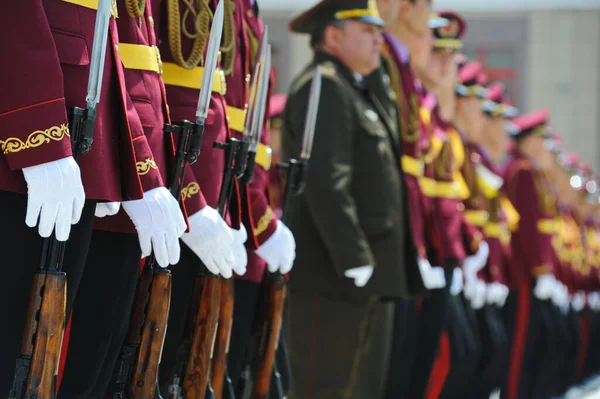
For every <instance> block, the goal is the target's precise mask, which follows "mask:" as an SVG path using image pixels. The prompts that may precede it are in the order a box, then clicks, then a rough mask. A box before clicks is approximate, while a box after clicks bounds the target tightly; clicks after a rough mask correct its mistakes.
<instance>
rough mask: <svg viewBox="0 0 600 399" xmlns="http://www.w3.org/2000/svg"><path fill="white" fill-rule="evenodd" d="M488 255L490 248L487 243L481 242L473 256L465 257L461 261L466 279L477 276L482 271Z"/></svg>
mask: <svg viewBox="0 0 600 399" xmlns="http://www.w3.org/2000/svg"><path fill="white" fill-rule="evenodd" d="M489 254H490V247H489V245H488V243H487V242H485V241H482V242H481V243H480V244H479V249H478V250H477V252H476V253H475V255H471V256H467V257H466V258H465V260H464V261H463V269H464V271H465V275H467V278H468V277H469V276H475V275H477V272H479V271H480V270H481V269H483V268H484V267H485V265H486V263H487V260H488V256H489Z"/></svg>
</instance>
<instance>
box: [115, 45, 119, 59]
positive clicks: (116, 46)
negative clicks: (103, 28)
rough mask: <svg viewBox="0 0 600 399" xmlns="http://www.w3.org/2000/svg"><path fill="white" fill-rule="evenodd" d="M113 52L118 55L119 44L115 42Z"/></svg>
mask: <svg viewBox="0 0 600 399" xmlns="http://www.w3.org/2000/svg"><path fill="white" fill-rule="evenodd" d="M115 53H116V54H117V56H119V45H118V44H115Z"/></svg>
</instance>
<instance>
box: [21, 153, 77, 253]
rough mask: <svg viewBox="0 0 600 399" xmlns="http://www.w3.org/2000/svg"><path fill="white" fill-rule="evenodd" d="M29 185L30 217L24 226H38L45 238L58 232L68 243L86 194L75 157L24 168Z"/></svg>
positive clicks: (59, 239)
mask: <svg viewBox="0 0 600 399" xmlns="http://www.w3.org/2000/svg"><path fill="white" fill-rule="evenodd" d="M23 176H24V177H25V181H26V182H27V214H26V216H25V224H26V225H27V226H29V227H35V226H36V225H38V217H39V226H38V233H39V234H40V236H42V237H50V235H51V234H52V231H53V230H54V231H55V234H56V239H57V240H58V241H66V240H67V239H68V238H69V233H70V232H71V225H72V224H76V223H77V222H79V218H81V212H82V211H83V203H84V202H85V192H84V191H83V183H82V182H81V172H80V170H79V166H78V165H77V162H75V159H73V157H67V158H62V159H59V160H57V161H52V162H46V163H43V164H40V165H35V166H30V167H28V168H23Z"/></svg>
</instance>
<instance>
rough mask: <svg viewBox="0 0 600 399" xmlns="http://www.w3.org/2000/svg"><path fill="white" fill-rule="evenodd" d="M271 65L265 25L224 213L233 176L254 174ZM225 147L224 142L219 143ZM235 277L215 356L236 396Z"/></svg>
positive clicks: (226, 292)
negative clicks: (232, 354)
mask: <svg viewBox="0 0 600 399" xmlns="http://www.w3.org/2000/svg"><path fill="white" fill-rule="evenodd" d="M270 68H271V48H270V46H269V45H268V28H266V27H265V31H264V32H263V36H262V38H261V43H260V47H259V52H258V57H257V61H256V64H255V66H254V71H253V75H252V84H251V87H250V93H249V98H248V103H249V106H248V113H247V115H246V123H245V125H244V131H243V133H242V140H241V141H238V140H236V139H230V140H228V144H227V145H229V147H227V148H225V150H226V154H227V155H226V157H227V158H226V159H227V161H228V162H229V160H230V159H229V157H230V156H231V155H230V154H231V152H233V151H236V152H237V153H236V156H235V162H234V164H233V165H232V167H228V165H229V163H227V164H226V170H225V179H224V184H223V186H222V187H221V189H222V191H221V193H220V194H221V195H220V196H219V211H220V212H223V215H225V213H224V209H225V208H224V206H225V203H226V201H225V199H226V198H228V196H229V195H230V194H231V184H232V179H231V180H228V178H230V175H235V177H236V178H237V179H238V182H239V183H240V184H241V187H242V190H245V187H246V186H247V185H248V184H250V182H251V181H252V177H253V174H254V166H255V156H256V148H257V146H258V142H259V140H260V133H261V131H262V125H263V122H262V121H263V119H264V114H265V104H266V97H267V92H268V86H269V73H270ZM216 145H217V146H218V147H219V148H223V145H222V144H219V143H217V144H216ZM233 302H234V281H233V279H230V280H223V281H222V288H221V312H220V316H219V330H218V331H217V339H216V342H215V357H214V360H213V375H212V384H213V387H214V389H215V398H217V399H222V398H224V399H235V392H234V387H233V383H232V381H231V378H230V377H229V374H228V371H227V353H228V352H229V343H230V339H231V328H232V325H233Z"/></svg>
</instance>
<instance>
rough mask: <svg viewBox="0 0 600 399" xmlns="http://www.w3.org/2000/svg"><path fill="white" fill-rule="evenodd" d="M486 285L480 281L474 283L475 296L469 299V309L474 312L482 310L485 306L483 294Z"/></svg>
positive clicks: (485, 290)
mask: <svg viewBox="0 0 600 399" xmlns="http://www.w3.org/2000/svg"><path fill="white" fill-rule="evenodd" d="M486 292H487V285H486V283H484V282H483V281H481V280H477V281H476V282H475V295H474V296H473V298H472V299H471V307H472V308H473V309H475V310H477V309H481V308H483V306H484V305H485V294H486Z"/></svg>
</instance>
